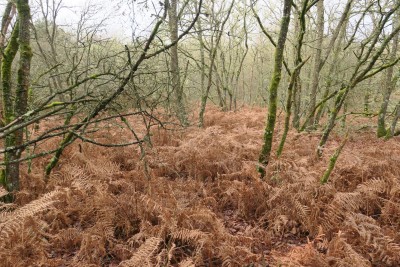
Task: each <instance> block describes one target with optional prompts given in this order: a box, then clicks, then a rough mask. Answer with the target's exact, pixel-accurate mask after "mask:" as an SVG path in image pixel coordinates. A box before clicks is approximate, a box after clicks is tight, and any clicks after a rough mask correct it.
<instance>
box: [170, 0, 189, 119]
mask: <svg viewBox="0 0 400 267" xmlns="http://www.w3.org/2000/svg"><path fill="white" fill-rule="evenodd" d="M168 18H169V21H168V25H169V31H170V39H171V42H172V43H173V42H176V40H178V15H177V0H170V3H169V7H168ZM170 53H171V62H170V68H171V74H172V90H173V92H174V95H175V102H176V103H175V105H176V114H177V116H178V118H179V121H180V123H181V124H182V125H183V126H187V125H188V123H189V122H188V118H187V113H186V107H185V103H184V95H183V87H182V85H181V79H180V71H179V57H178V44H175V45H174V46H172V47H171V52H170Z"/></svg>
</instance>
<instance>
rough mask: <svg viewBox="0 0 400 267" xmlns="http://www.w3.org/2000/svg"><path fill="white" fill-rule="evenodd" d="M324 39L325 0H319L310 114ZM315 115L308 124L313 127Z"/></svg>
mask: <svg viewBox="0 0 400 267" xmlns="http://www.w3.org/2000/svg"><path fill="white" fill-rule="evenodd" d="M323 39H324V0H319V1H318V3H317V47H316V49H317V50H316V51H315V56H314V69H313V76H312V77H313V78H312V82H311V93H310V103H309V114H311V113H312V111H313V110H314V108H315V104H316V99H317V91H318V85H319V73H320V72H321V69H322V59H321V54H322V42H323ZM314 123H315V122H314V116H312V117H311V119H310V120H309V121H308V126H311V127H313V125H314Z"/></svg>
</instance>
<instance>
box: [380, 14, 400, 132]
mask: <svg viewBox="0 0 400 267" xmlns="http://www.w3.org/2000/svg"><path fill="white" fill-rule="evenodd" d="M396 20H397V22H396V24H399V15H397V17H396ZM398 43H399V33H397V34H396V35H395V37H394V38H393V43H392V51H391V52H390V58H389V60H390V61H394V60H396V57H397V50H398ZM393 72H394V66H392V67H390V68H388V69H387V70H386V76H385V88H384V94H383V101H382V104H381V107H380V109H379V113H378V129H377V132H376V134H377V136H378V137H383V136H386V134H387V130H386V123H385V119H386V112H387V108H388V105H389V100H390V96H391V94H392V91H393V89H394V87H395V85H396V83H395V82H394V79H393Z"/></svg>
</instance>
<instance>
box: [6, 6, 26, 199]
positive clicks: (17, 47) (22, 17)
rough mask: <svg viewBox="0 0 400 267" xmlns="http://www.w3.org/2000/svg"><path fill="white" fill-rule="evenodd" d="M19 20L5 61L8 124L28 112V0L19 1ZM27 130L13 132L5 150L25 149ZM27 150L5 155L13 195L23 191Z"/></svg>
mask: <svg viewBox="0 0 400 267" xmlns="http://www.w3.org/2000/svg"><path fill="white" fill-rule="evenodd" d="M15 3H16V8H17V12H18V19H17V22H16V25H15V27H14V30H13V33H12V35H11V39H10V41H9V43H8V45H7V48H6V49H5V51H4V57H3V62H2V85H3V92H2V93H3V116H4V124H9V123H10V122H12V121H13V120H14V119H15V118H17V117H20V116H22V115H23V114H25V113H26V112H27V105H28V90H29V83H30V66H31V58H32V50H31V46H30V18H31V15H30V7H29V1H28V0H17V1H16V2H15ZM18 51H19V54H20V55H19V64H18V73H17V86H16V89H15V94H14V93H13V92H14V90H13V86H12V84H13V82H12V76H13V75H12V64H13V61H14V59H15V56H16V54H17V52H18ZM24 130H25V129H24V128H20V129H18V130H16V131H14V132H13V133H10V134H9V135H7V136H6V138H5V144H4V147H6V148H10V147H21V146H22V144H23V142H24V137H23V134H24ZM22 152H23V149H22V148H20V149H16V150H11V151H9V152H6V153H5V157H4V162H5V170H4V173H3V179H4V182H5V184H6V186H7V189H8V191H9V192H14V191H18V190H19V159H20V157H21V154H22Z"/></svg>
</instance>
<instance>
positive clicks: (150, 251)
mask: <svg viewBox="0 0 400 267" xmlns="http://www.w3.org/2000/svg"><path fill="white" fill-rule="evenodd" d="M161 242H162V239H160V238H156V237H151V238H149V239H147V240H146V242H145V243H144V244H143V245H141V246H140V247H139V249H138V250H137V251H136V252H135V253H134V254H133V255H132V257H131V258H130V259H129V260H126V261H122V262H121V263H120V264H119V265H118V266H121V267H136V266H152V261H153V257H154V254H155V253H156V252H157V250H158V249H159V245H160V243H161Z"/></svg>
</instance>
